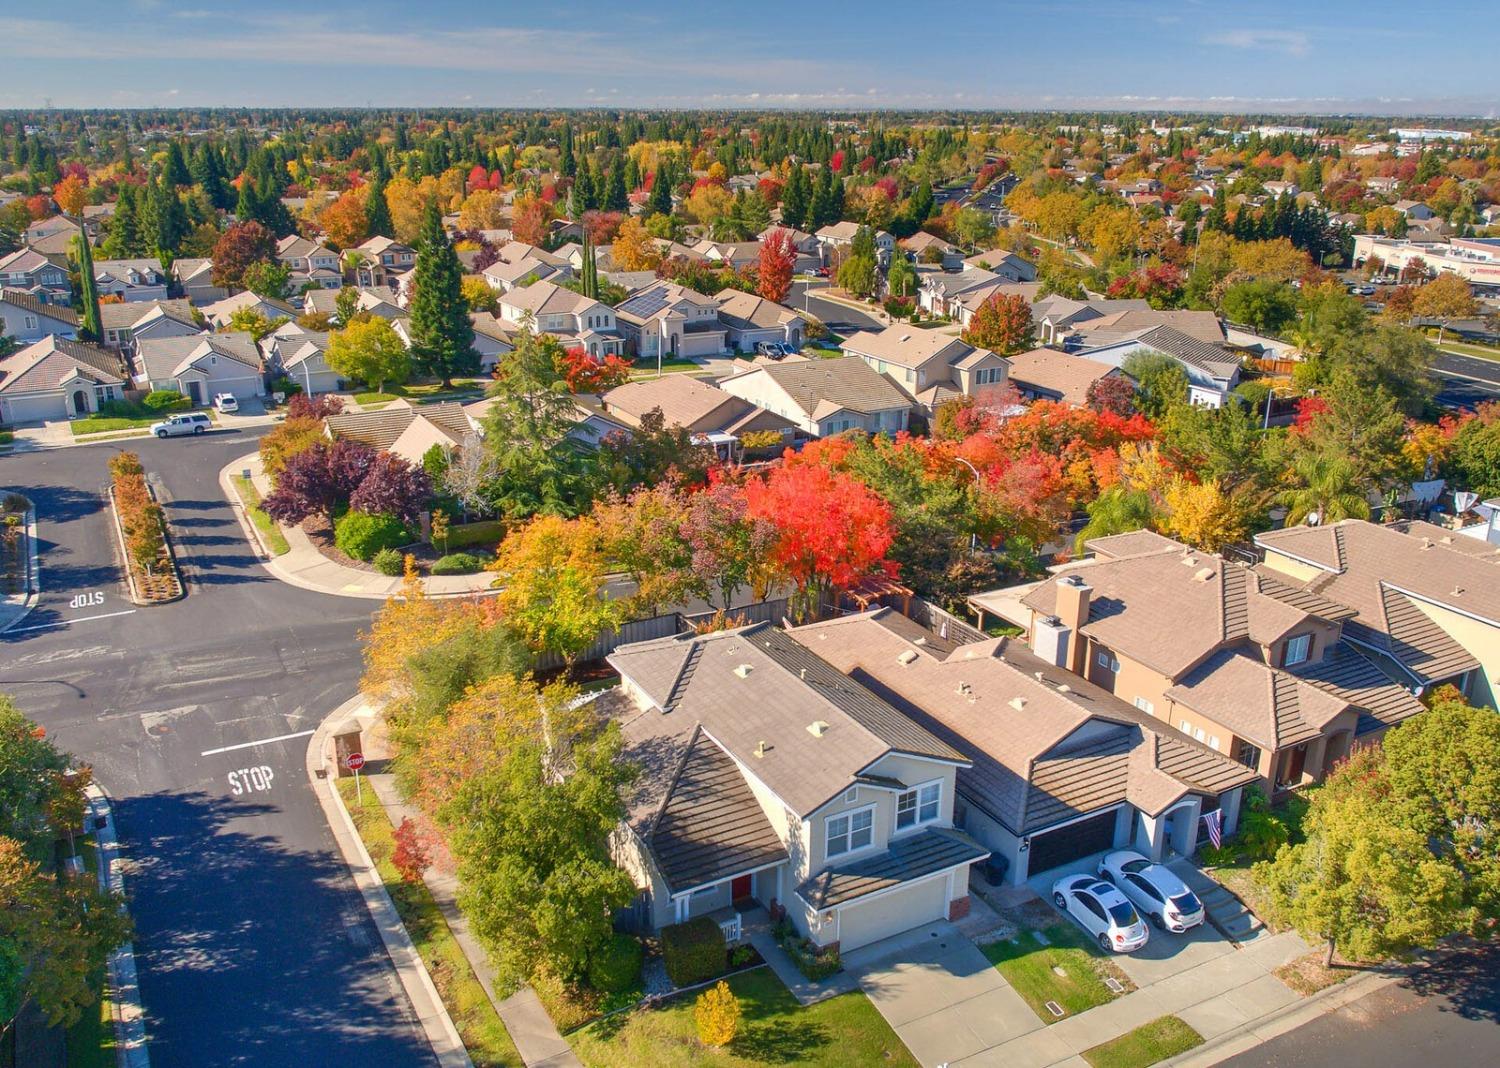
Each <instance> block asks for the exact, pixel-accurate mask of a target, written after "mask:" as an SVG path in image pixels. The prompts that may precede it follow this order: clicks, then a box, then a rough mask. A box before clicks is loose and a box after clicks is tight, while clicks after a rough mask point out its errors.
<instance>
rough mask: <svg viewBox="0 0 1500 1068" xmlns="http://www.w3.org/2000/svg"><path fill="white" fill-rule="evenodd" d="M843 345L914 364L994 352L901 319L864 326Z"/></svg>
mask: <svg viewBox="0 0 1500 1068" xmlns="http://www.w3.org/2000/svg"><path fill="white" fill-rule="evenodd" d="M839 348H841V349H843V350H844V351H845V352H847V353H850V354H851V355H858V356H869V357H872V358H874V359H877V360H883V361H884V362H886V363H894V364H897V365H899V366H901V367H912V368H916V367H921V366H923V365H924V364H927V363H929V362H930V361H932V360H935V359H940V358H941V359H943V360H944V361H945V362H946V363H949V364H954V363H957V362H959V361H961V360H964V359H966V358H968V357H971V356H974V355H975V354H981V353H983V354H991V353H990V352H989V350H988V349H976V348H975V347H974V346H973V345H970V344H969V343H968V342H966V341H963V340H962V339H960V338H957V337H955V336H953V335H952V334H945V333H942V332H940V331H937V330H922V329H919V328H917V327H915V326H910V325H903V324H900V323H898V324H896V325H894V326H888V327H886V328H885V329H884V330H861V331H859V332H858V333H856V334H852V335H850V336H849V337H848V338H846V339H845V340H844V342H843V343H842V344H841V345H840V346H839ZM991 355H992V354H991ZM997 359H998V357H997Z"/></svg>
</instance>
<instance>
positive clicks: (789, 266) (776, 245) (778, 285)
mask: <svg viewBox="0 0 1500 1068" xmlns="http://www.w3.org/2000/svg"><path fill="white" fill-rule="evenodd" d="M796 266H797V247H796V246H795V245H794V244H793V243H792V235H791V234H790V233H789V232H788V231H786V230H781V229H777V230H772V231H771V232H770V233H769V234H768V235H766V239H765V241H763V242H761V246H760V270H759V271H758V272H757V273H756V279H757V282H756V292H757V293H759V294H760V296H762V297H763V298H765V299H766V300H771V301H775V302H776V303H777V304H780V303H781V302H782V301H784V300H786V297H787V294H788V293H790V292H791V291H792V272H793V271H794V270H795V268H796Z"/></svg>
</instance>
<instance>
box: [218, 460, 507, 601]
mask: <svg viewBox="0 0 1500 1068" xmlns="http://www.w3.org/2000/svg"><path fill="white" fill-rule="evenodd" d="M246 468H248V469H249V471H250V481H251V482H252V483H253V484H254V486H255V488H256V489H257V490H258V491H259V492H260V494H261V496H262V497H264V496H265V495H267V494H269V493H270V492H271V484H270V482H269V481H268V480H267V479H266V476H265V472H264V471H263V470H262V469H261V464H260V456H259V454H258V453H249V454H247V455H245V456H241V457H239V458H237V459H235V460H231V461H230V462H229V463H228V464H226V465H225V466H224V468H223V470H221V471H220V472H219V488H220V489H222V490H223V491H224V496H225V497H227V498H228V499H229V503H230V505H231V506H232V507H233V508H234V511H235V515H237V516H238V517H239V519H240V525H241V526H242V527H244V528H245V537H246V539H247V540H248V541H249V542H250V544H251V545H252V546H255V547H256V549H257V552H259V551H260V548H259V547H260V541H259V539H258V538H256V537H255V534H254V532H253V530H251V529H250V520H249V518H248V517H247V516H245V514H244V506H243V505H242V504H241V502H240V495H239V494H238V493H236V492H235V489H234V484H233V483H232V482H231V481H230V476H232V475H237V474H239V473H240V472H242V471H244V470H245V469H246ZM281 532H282V534H284V535H285V536H286V540H287V544H288V545H290V546H291V549H290V551H288V552H285V553H283V554H282V555H280V556H273V557H270V558H269V559H262V560H261V566H262V567H264V568H265V569H266V570H267V571H269V572H270V573H271V574H272V575H273V576H275V577H276V578H278V579H280V580H281V581H282V582H285V583H287V584H288V585H291V586H299V587H301V588H302V589H304V590H313V591H316V592H318V593H329V594H333V595H334V596H336V597H364V598H368V599H370V600H376V601H384V600H386V599H388V598H390V597H394V596H396V595H397V594H399V593H400V592H401V584H402V581H403V580H402V578H401V577H400V576H399V575H398V576H395V577H390V576H386V575H381V574H377V573H376V572H374V571H361V570H359V569H358V568H353V567H345V566H344V565H343V564H339V563H335V562H334V561H333V560H330V559H329V558H328V557H326V556H324V555H323V554H322V553H320V552H319V551H318V549H317V547H316V546H315V545H313V543H312V541H311V539H309V538H308V536H307V534H306V533H304V532H303V530H302V528H301V527H289V526H285V525H283V526H282V528H281ZM493 581H494V576H493V575H491V574H489V573H488V572H484V571H481V572H479V573H478V574H477V575H430V576H428V577H426V578H424V579H422V588H423V589H424V590H426V591H427V593H428V595H429V596H431V597H467V596H470V595H478V596H481V597H483V596H490V595H493V594H494V593H495V592H497V591H495V590H494V589H493V588H492V587H491V583H492V582H493Z"/></svg>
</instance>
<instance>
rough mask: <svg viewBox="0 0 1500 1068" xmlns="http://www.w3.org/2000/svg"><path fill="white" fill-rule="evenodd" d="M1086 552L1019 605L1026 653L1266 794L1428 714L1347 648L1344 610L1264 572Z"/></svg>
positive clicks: (1195, 556) (1140, 542) (1126, 540)
mask: <svg viewBox="0 0 1500 1068" xmlns="http://www.w3.org/2000/svg"><path fill="white" fill-rule="evenodd" d="M1087 548H1088V549H1089V550H1090V552H1091V553H1092V557H1091V558H1090V559H1086V560H1084V561H1081V562H1080V563H1079V564H1077V565H1076V566H1071V567H1068V568H1067V569H1066V570H1064V571H1063V572H1062V574H1061V575H1057V576H1054V577H1052V578H1049V579H1046V580H1044V581H1042V582H1040V583H1037V584H1035V586H1034V587H1033V588H1031V589H1030V590H1029V592H1026V593H1025V594H1024V596H1022V597H1021V598H1020V604H1021V605H1022V606H1024V609H1029V610H1030V618H1029V619H1024V620H1022V622H1023V623H1024V624H1025V625H1026V629H1027V635H1028V642H1029V644H1030V646H1031V649H1032V651H1033V652H1035V653H1036V654H1037V655H1038V656H1040V657H1041V658H1042V659H1044V660H1047V661H1048V662H1049V663H1052V664H1055V665H1057V666H1058V667H1063V668H1066V669H1067V670H1068V671H1071V672H1072V673H1073V674H1075V675H1079V676H1081V677H1084V678H1086V679H1088V680H1089V681H1090V682H1092V683H1094V684H1096V685H1098V686H1100V687H1102V688H1104V689H1105V690H1108V691H1109V692H1111V693H1113V694H1114V695H1115V696H1117V697H1120V698H1122V699H1124V700H1126V701H1129V702H1130V703H1131V704H1133V705H1134V706H1135V707H1136V708H1137V709H1139V710H1140V711H1142V712H1144V713H1146V714H1147V715H1149V716H1153V717H1155V718H1156V719H1159V720H1161V721H1163V722H1164V723H1167V724H1170V725H1171V726H1174V727H1176V728H1177V729H1178V730H1179V731H1181V732H1183V733H1184V734H1189V735H1191V736H1192V737H1193V738H1194V739H1195V740H1197V741H1199V742H1202V743H1204V744H1205V745H1207V746H1208V747H1209V748H1210V749H1212V750H1214V751H1216V752H1220V753H1225V754H1228V755H1229V756H1230V757H1232V758H1233V759H1234V760H1236V761H1238V762H1239V763H1241V764H1243V765H1244V766H1245V767H1247V768H1250V769H1252V770H1253V771H1255V772H1256V774H1257V775H1258V776H1259V777H1260V778H1261V780H1262V781H1263V782H1264V784H1265V785H1266V786H1267V787H1268V788H1269V789H1273V790H1274V789H1285V788H1293V787H1297V786H1300V785H1303V784H1304V783H1309V782H1317V781H1319V780H1321V779H1322V777H1323V775H1324V774H1325V773H1326V772H1327V770H1328V769H1329V768H1330V767H1332V766H1333V764H1334V763H1335V762H1336V761H1338V760H1340V759H1342V758H1343V757H1345V756H1347V755H1348V754H1349V752H1350V750H1351V749H1352V747H1353V746H1354V745H1355V744H1356V743H1357V742H1358V743H1364V742H1366V741H1368V740H1370V739H1373V738H1375V737H1378V736H1379V734H1380V732H1381V731H1383V730H1385V729H1386V728H1387V727H1389V726H1391V725H1393V724H1395V723H1399V722H1401V721H1402V720H1404V719H1406V718H1408V717H1409V716H1413V715H1415V714H1417V713H1418V712H1420V711H1421V710H1422V706H1421V704H1420V702H1418V701H1417V700H1416V699H1415V698H1414V697H1413V696H1412V694H1411V693H1410V692H1409V691H1408V690H1407V689H1405V688H1404V687H1402V686H1400V685H1398V684H1396V683H1395V682H1393V681H1392V680H1391V678H1390V676H1389V675H1387V674H1386V673H1385V672H1384V671H1382V670H1381V668H1380V667H1379V666H1378V665H1377V663H1376V662H1375V661H1374V660H1373V659H1371V657H1369V656H1368V655H1366V653H1365V652H1364V651H1363V650H1362V649H1360V648H1359V647H1358V645H1357V644H1356V643H1354V642H1351V641H1350V640H1349V638H1348V636H1346V635H1345V633H1344V624H1345V621H1346V620H1348V619H1349V618H1350V616H1351V613H1350V611H1349V610H1348V609H1347V608H1345V607H1343V606H1342V605H1339V604H1337V603H1336V602H1334V601H1332V600H1330V599H1328V598H1327V597H1324V596H1322V595H1321V594H1318V593H1316V592H1314V591H1312V590H1307V589H1302V588H1299V587H1297V586H1296V585H1295V584H1293V583H1291V582H1288V581H1285V580H1284V579H1283V578H1281V577H1280V576H1279V575H1278V574H1277V573H1276V572H1274V571H1272V570H1270V569H1267V568H1264V567H1256V568H1250V567H1246V566H1244V565H1242V564H1238V563H1233V562H1230V561H1227V560H1224V559H1222V558H1220V557H1218V556H1214V555H1212V554H1210V553H1204V552H1200V551H1198V550H1195V549H1190V548H1188V547H1187V546H1185V545H1181V544H1179V543H1177V542H1174V541H1172V540H1171V539H1169V538H1164V537H1162V536H1161V535H1159V534H1153V533H1151V532H1150V531H1145V530H1141V531H1136V532H1134V533H1130V534H1119V535H1115V536H1113V537H1106V538H1096V539H1094V540H1093V541H1091V542H1089V543H1088V545H1087ZM971 603H973V602H972V601H971Z"/></svg>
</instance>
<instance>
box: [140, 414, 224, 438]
mask: <svg viewBox="0 0 1500 1068" xmlns="http://www.w3.org/2000/svg"><path fill="white" fill-rule="evenodd" d="M213 425H214V424H213V422H212V421H211V420H210V419H209V418H208V416H207V415H205V414H204V413H203V412H183V413H182V414H181V415H173V416H169V417H168V418H166V419H164V420H162V421H161V422H160V423H152V424H151V433H153V434H155V435H156V436H157V437H159V438H175V437H180V436H181V435H183V434H201V433H203V432H204V431H205V430H208V429H210V428H211V427H212V426H213Z"/></svg>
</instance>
